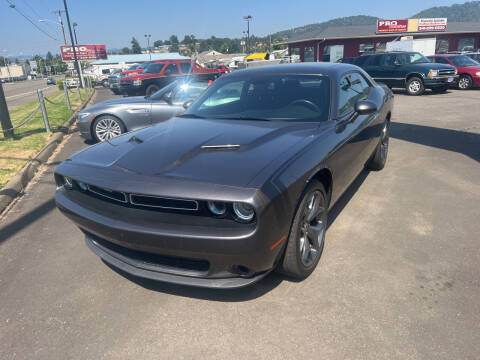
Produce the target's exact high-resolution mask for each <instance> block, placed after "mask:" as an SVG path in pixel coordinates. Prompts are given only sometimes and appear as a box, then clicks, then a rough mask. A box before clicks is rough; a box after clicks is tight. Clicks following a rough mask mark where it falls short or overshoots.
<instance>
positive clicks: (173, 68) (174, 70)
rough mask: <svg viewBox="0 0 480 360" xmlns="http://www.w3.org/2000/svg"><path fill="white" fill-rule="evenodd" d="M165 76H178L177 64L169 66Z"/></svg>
mask: <svg viewBox="0 0 480 360" xmlns="http://www.w3.org/2000/svg"><path fill="white" fill-rule="evenodd" d="M163 73H164V74H165V75H172V74H178V66H177V64H168V65H167V67H166V68H165V70H164V71H163Z"/></svg>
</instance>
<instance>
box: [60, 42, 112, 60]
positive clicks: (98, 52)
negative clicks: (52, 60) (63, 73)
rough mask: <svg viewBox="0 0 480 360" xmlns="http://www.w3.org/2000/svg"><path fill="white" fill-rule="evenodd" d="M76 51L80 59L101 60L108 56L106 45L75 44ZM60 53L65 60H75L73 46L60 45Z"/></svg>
mask: <svg viewBox="0 0 480 360" xmlns="http://www.w3.org/2000/svg"><path fill="white" fill-rule="evenodd" d="M75 52H76V53H77V59H78V60H100V59H106V58H107V48H106V46H105V45H75ZM60 53H61V54H62V60H63V61H72V60H74V56H73V48H72V47H71V46H67V45H65V46H60Z"/></svg>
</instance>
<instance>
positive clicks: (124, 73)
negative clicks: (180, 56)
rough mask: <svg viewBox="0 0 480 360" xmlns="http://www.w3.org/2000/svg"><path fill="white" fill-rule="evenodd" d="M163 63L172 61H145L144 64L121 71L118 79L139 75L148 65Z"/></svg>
mask: <svg viewBox="0 0 480 360" xmlns="http://www.w3.org/2000/svg"><path fill="white" fill-rule="evenodd" d="M164 61H174V60H173V59H163V60H153V61H147V62H144V63H142V64H140V65H133V66H131V67H130V68H129V69H128V70H125V71H122V72H121V73H120V77H125V76H132V75H137V74H141V73H142V72H143V70H145V68H146V67H147V66H148V65H150V64H151V63H154V62H155V63H158V62H164Z"/></svg>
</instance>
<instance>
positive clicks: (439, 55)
mask: <svg viewBox="0 0 480 360" xmlns="http://www.w3.org/2000/svg"><path fill="white" fill-rule="evenodd" d="M462 55H467V54H435V55H431V56H428V57H435V56H436V57H453V56H462Z"/></svg>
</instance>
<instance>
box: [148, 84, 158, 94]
mask: <svg viewBox="0 0 480 360" xmlns="http://www.w3.org/2000/svg"><path fill="white" fill-rule="evenodd" d="M158 90H160V88H159V87H158V86H157V85H153V84H152V85H149V86H148V87H147V90H146V91H145V95H146V96H152V95H153V94H154V93H156V92H157V91H158Z"/></svg>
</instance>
